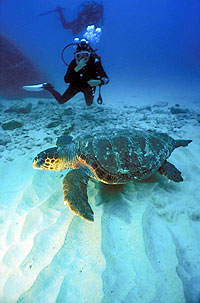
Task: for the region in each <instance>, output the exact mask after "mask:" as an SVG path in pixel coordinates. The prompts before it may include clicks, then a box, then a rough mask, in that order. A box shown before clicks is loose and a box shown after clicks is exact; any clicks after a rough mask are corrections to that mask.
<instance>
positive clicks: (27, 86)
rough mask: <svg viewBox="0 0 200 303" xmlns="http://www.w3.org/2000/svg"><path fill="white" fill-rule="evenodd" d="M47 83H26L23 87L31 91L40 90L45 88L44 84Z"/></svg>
mask: <svg viewBox="0 0 200 303" xmlns="http://www.w3.org/2000/svg"><path fill="white" fill-rule="evenodd" d="M45 84H47V83H41V84H35V85H24V86H23V89H25V90H27V91H29V92H40V91H41V90H43V89H44V85H45Z"/></svg>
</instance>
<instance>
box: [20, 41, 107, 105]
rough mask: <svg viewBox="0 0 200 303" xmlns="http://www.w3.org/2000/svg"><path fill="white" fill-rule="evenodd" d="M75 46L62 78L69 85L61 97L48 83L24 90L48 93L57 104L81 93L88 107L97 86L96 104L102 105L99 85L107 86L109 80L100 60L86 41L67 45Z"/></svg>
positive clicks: (25, 87) (27, 87) (26, 87)
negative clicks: (43, 90) (71, 58)
mask: <svg viewBox="0 0 200 303" xmlns="http://www.w3.org/2000/svg"><path fill="white" fill-rule="evenodd" d="M73 44H75V45H76V50H75V53H74V59H73V60H72V61H71V62H70V64H69V66H68V69H67V72H66V74H65V76H64V80H65V82H66V83H69V86H68V88H67V90H66V91H65V92H64V94H63V95H61V94H60V93H59V92H58V91H57V90H55V89H54V87H53V86H52V85H51V84H50V83H42V84H39V85H32V86H24V87H23V88H24V89H25V90H29V91H31V90H35V89H36V90H42V89H45V90H47V91H49V92H50V93H51V94H52V95H53V97H54V98H55V99H56V100H57V101H58V103H60V104H63V103H65V102H67V101H68V100H70V99H71V98H72V97H73V96H75V95H76V94H77V93H79V92H82V93H83V94H84V97H85V102H86V104H87V105H88V106H90V105H92V103H93V99H94V93H95V90H96V87H97V86H99V97H98V99H97V102H98V103H99V104H101V103H102V97H101V93H100V88H101V85H104V84H108V82H109V78H108V76H107V74H106V73H105V71H104V69H103V66H102V64H101V58H100V57H99V56H98V55H97V54H96V52H95V51H94V50H93V49H92V47H91V46H90V45H89V43H88V41H86V40H84V39H82V40H81V41H80V42H77V43H72V44H69V45H67V46H66V47H68V46H70V45H73Z"/></svg>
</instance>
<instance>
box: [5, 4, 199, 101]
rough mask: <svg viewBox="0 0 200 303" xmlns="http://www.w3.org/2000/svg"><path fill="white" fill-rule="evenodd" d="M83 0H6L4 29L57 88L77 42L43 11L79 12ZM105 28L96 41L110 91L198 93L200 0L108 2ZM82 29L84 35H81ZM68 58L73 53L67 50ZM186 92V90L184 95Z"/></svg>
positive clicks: (72, 15)
mask: <svg viewBox="0 0 200 303" xmlns="http://www.w3.org/2000/svg"><path fill="white" fill-rule="evenodd" d="M81 3H82V2H81V1H61V0H60V1H57V2H55V1H53V0H52V1H50V0H49V1H39V0H35V1H29V0H22V1H20V2H17V3H16V2H14V1H12V0H8V1H2V2H1V10H0V19H1V32H2V33H3V34H4V35H5V36H7V37H9V38H10V39H11V40H12V41H13V42H15V44H16V45H17V46H18V47H20V48H21V50H23V51H24V53H25V54H26V55H27V56H28V57H29V58H31V60H32V61H33V62H34V63H35V64H36V65H37V66H38V68H39V69H40V70H42V71H44V72H45V73H46V74H47V78H48V80H49V81H51V82H53V84H54V85H55V86H56V87H57V88H59V89H60V88H61V89H65V88H66V86H65V84H64V81H63V75H64V73H65V71H66V66H65V65H64V64H63V63H62V61H61V58H60V53H61V50H62V48H63V47H64V46H65V45H66V44H68V43H70V42H73V39H74V36H73V35H72V33H71V31H70V30H64V29H63V28H62V26H61V24H60V22H59V20H58V16H57V14H51V15H46V16H42V17H40V16H39V14H40V13H43V12H45V11H48V10H52V9H54V8H55V7H56V6H57V5H59V6H61V7H65V8H66V10H65V11H64V14H65V17H66V18H67V19H68V20H72V19H74V18H75V17H76V16H77V8H78V6H79V5H80V4H81ZM103 4H104V27H103V28H102V36H101V40H100V42H99V43H98V45H97V46H96V47H97V48H98V54H99V55H101V57H102V61H103V65H104V67H105V70H106V72H107V73H108V75H109V77H110V79H111V81H110V86H109V88H107V89H108V90H109V89H110V90H112V89H114V90H116V89H117V90H124V89H126V87H127V86H129V87H132V88H135V90H136V89H139V90H140V91H142V90H143V89H145V87H146V88H147V87H149V89H150V88H151V89H152V90H155V91H156V90H158V89H159V87H160V86H162V87H163V85H164V87H165V90H166V91H170V90H176V88H177V89H178V92H179V93H180V92H181V91H183V90H186V93H187V95H188V97H189V96H190V94H193V95H195V94H196V95H197V96H198V94H199V88H198V87H199V85H198V82H199V78H200V76H199V68H200V39H199V28H200V19H199V11H200V2H199V1H198V0H191V1H187V0H175V1H172V0H163V1H160V0H152V1H147V0H144V1H139V0H136V1H131V0H129V1H126V2H124V1H122V0H119V1H104V2H103ZM82 34H83V32H82V33H80V34H79V37H82ZM67 56H68V57H69V61H70V60H71V59H72V52H71V53H70V52H69V54H67ZM183 95H184V94H183Z"/></svg>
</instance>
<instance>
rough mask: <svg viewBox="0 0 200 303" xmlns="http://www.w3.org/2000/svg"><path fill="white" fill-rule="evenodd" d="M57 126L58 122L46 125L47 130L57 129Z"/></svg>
mask: <svg viewBox="0 0 200 303" xmlns="http://www.w3.org/2000/svg"><path fill="white" fill-rule="evenodd" d="M58 125H60V122H59V121H55V122H51V123H49V124H47V126H46V127H47V128H54V127H57V126H58Z"/></svg>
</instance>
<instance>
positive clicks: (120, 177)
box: [74, 129, 175, 184]
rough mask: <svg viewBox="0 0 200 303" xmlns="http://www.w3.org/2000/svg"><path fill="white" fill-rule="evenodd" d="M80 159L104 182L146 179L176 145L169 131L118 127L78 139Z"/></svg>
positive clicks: (76, 144)
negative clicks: (161, 131) (117, 128)
mask: <svg viewBox="0 0 200 303" xmlns="http://www.w3.org/2000/svg"><path fill="white" fill-rule="evenodd" d="M74 147H75V149H74V151H75V155H76V157H77V158H78V161H79V162H80V163H82V164H84V165H86V166H88V167H89V168H90V169H91V170H92V171H93V172H94V178H95V179H97V180H100V181H101V182H104V183H113V184H117V183H126V182H129V181H134V180H142V179H145V178H147V177H149V176H150V175H152V174H154V173H155V172H157V170H158V169H159V168H160V166H161V165H162V164H163V163H164V161H165V160H166V159H167V158H168V157H169V156H170V154H171V152H172V151H173V150H174V148H175V140H174V139H173V138H171V137H170V136H168V135H167V134H163V133H157V132H153V131H144V130H142V131H141V130H135V129H133V130H114V131H111V130H109V131H107V132H106V131H105V132H104V133H98V132H97V133H96V134H91V135H90V134H88V135H85V136H83V137H79V138H77V139H76V142H75V145H74Z"/></svg>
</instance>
